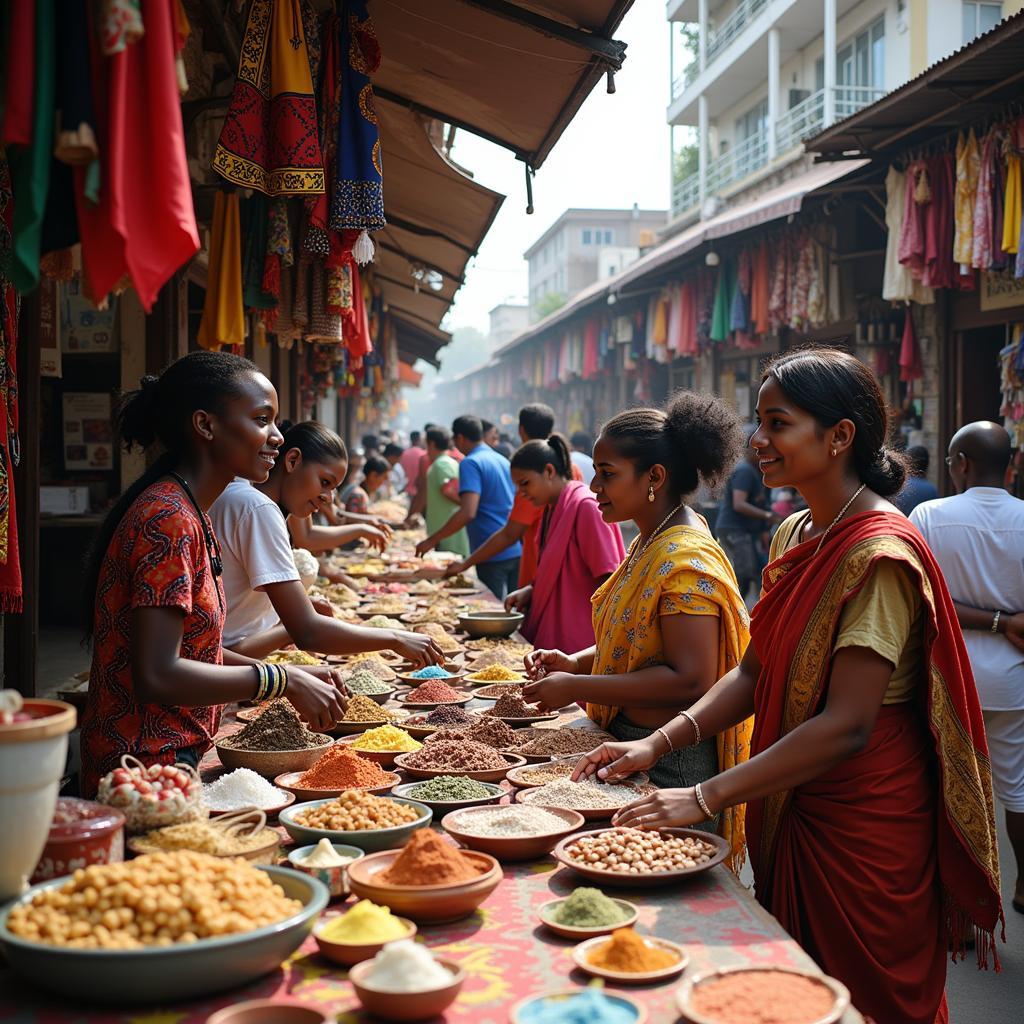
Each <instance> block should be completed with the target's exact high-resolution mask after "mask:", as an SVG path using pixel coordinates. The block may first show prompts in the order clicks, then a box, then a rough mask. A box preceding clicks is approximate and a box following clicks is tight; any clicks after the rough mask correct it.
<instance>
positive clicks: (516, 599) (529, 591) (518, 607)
mask: <svg viewBox="0 0 1024 1024" xmlns="http://www.w3.org/2000/svg"><path fill="white" fill-rule="evenodd" d="M531 597H533V587H532V586H527V587H520V588H519V589H518V590H513V591H512V592H511V593H510V594H509V595H508V596H507V597H506V598H505V611H507V612H521V613H522V614H523V615H525V614H526V612H527V609H528V608H529V607H530V598H531Z"/></svg>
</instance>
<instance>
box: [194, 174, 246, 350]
mask: <svg viewBox="0 0 1024 1024" xmlns="http://www.w3.org/2000/svg"><path fill="white" fill-rule="evenodd" d="M207 277H208V284H207V288H206V302H205V303H204V304H203V319H202V320H201V321H200V323H199V335H198V337H197V338H196V341H197V342H198V343H199V345H200V346H201V347H202V348H206V349H210V350H212V351H214V352H216V351H217V350H218V349H219V348H220V347H221V346H222V345H242V344H244V343H245V311H244V309H243V308H242V231H241V225H240V221H239V212H238V193H237V192H218V193H217V195H216V196H215V197H214V200H213V228H212V230H211V232H210V266H209V271H208V274H207Z"/></svg>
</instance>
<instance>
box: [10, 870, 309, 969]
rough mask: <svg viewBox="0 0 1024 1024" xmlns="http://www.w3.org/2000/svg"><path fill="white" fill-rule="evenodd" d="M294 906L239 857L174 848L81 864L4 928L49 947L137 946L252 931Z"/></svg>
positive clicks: (298, 907)
mask: <svg viewBox="0 0 1024 1024" xmlns="http://www.w3.org/2000/svg"><path fill="white" fill-rule="evenodd" d="M301 909H302V904H301V903H300V902H299V901H298V900H293V899H289V898H288V897H287V896H285V894H284V890H283V889H282V888H281V887H280V886H279V885H276V884H275V883H274V882H273V881H272V879H271V878H270V876H269V875H268V874H266V872H264V871H259V870H257V869H256V868H255V867H253V866H252V865H251V864H250V863H249V862H248V861H246V860H243V859H242V858H232V859H226V858H222V857H211V856H209V855H208V854H205V853H195V852H192V851H186V850H179V851H176V852H174V853H153V854H146V855H144V856H141V857H137V858H136V859H135V860H133V861H129V862H128V863H125V864H96V865H93V866H91V867H88V868H80V869H79V870H78V871H76V872H75V873H74V874H73V875H72V876H71V878H70V879H69V880H68V881H67V882H65V883H64V885H61V886H58V887H56V888H52V889H45V890H43V891H42V892H39V893H37V894H36V895H35V897H34V898H33V899H32V900H31V901H30V902H28V903H24V904H19V905H18V906H16V907H15V908H14V909H13V910H12V911H11V913H10V915H9V916H8V919H7V927H8V928H9V929H10V931H11V932H12V934H14V935H17V936H18V937H19V938H22V939H25V940H27V941H29V942H41V943H45V944H47V945H50V946H70V947H72V948H75V949H111V950H113V949H139V948H141V947H143V946H170V945H173V944H175V943H190V942H196V941H197V940H198V939H208V938H212V937H213V936H223V935H234V934H237V933H239V932H248V931H253V930H254V929H256V928H262V927H263V926H264V925H268V924H274V923H276V922H277V921H283V920H284V919H285V918H286V917H290V916H291V915H292V914H296V913H298V912H299V911H300V910H301Z"/></svg>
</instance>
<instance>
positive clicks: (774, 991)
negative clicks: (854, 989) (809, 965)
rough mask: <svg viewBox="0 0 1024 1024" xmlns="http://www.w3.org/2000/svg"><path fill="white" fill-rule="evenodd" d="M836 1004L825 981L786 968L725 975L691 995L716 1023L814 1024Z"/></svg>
mask: <svg viewBox="0 0 1024 1024" xmlns="http://www.w3.org/2000/svg"><path fill="white" fill-rule="evenodd" d="M834 1003H835V995H834V994H833V993H832V991H831V989H829V988H828V987H827V986H826V985H825V984H824V983H823V982H820V981H815V980H814V979H813V978H807V977H804V976H803V975H801V974H790V973H789V972H787V971H735V972H733V973H730V974H723V975H722V976H721V977H720V978H714V979H712V980H711V981H706V982H704V983H703V984H701V985H699V986H698V987H697V988H696V989H694V992H693V995H692V997H691V998H690V1006H691V1007H692V1008H693V1009H694V1010H696V1011H697V1012H698V1013H700V1014H701V1015H702V1016H704V1017H707V1018H708V1019H709V1020H713V1021H714V1022H715V1024H813V1022H814V1021H816V1020H820V1019H821V1018H822V1017H824V1016H825V1014H826V1013H828V1011H829V1010H831V1009H832V1006H833V1005H834Z"/></svg>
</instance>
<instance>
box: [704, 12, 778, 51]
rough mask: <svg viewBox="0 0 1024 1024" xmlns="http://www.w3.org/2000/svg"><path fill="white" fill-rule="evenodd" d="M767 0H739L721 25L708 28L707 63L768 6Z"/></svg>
mask: <svg viewBox="0 0 1024 1024" xmlns="http://www.w3.org/2000/svg"><path fill="white" fill-rule="evenodd" d="M768 2H769V0H741V2H740V3H738V4H737V5H736V7H735V9H734V10H733V12H732V13H731V14H730V15H729V17H728V18H726V19H725V21H723V22H722V24H721V25H719V26H717V27H716V28H714V29H709V30H708V46H707V63H708V64H710V63H711V62H712V61H713V60H714V59H715V57H717V56H718V55H719V54H720V53H721V52H722V51H723V50H724V49H725V48H726V47H727V46H728V45H729V44H730V43H731V42H732V41H733V40H734V39H735V38H736V37H737V36H738V35H739V34H740V33H741V32H742V31H743V30H744V29H745V28H746V27H747V25H748V24H749V23H750V22H751V21H753V20H754V18H756V17H757V15H759V14H760V13H761V11H763V10H764V9H765V8H766V7H767V6H768Z"/></svg>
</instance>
